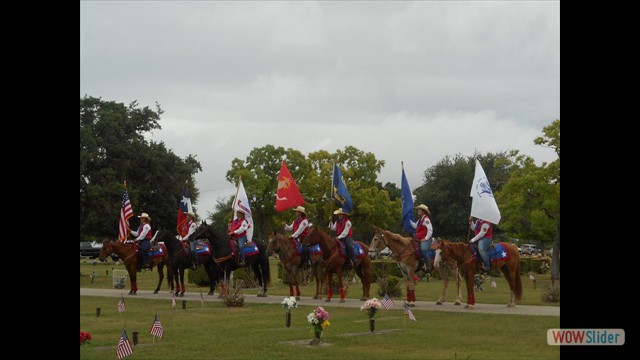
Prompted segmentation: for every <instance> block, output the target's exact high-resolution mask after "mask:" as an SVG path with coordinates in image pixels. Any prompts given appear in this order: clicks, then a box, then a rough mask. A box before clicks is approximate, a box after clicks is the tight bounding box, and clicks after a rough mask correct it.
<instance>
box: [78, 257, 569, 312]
mask: <svg viewBox="0 0 640 360" xmlns="http://www.w3.org/2000/svg"><path fill="white" fill-rule="evenodd" d="M277 263H278V260H277V259H274V258H270V265H271V286H270V287H269V288H268V294H269V295H270V296H288V295H289V285H285V284H283V283H282V281H281V280H280V279H278V277H277V269H276V264H277ZM114 268H115V269H124V266H122V265H117V266H116V265H114V263H113V262H111V261H109V262H108V263H106V264H103V263H100V262H99V261H97V262H96V265H93V264H92V260H80V274H81V277H80V287H91V288H101V289H112V288H113V280H112V274H113V271H112V269H114ZM106 271H109V274H108V275H107V273H106ZM188 271H189V270H186V272H188ZM93 272H95V273H96V275H97V276H96V278H95V279H94V280H93V283H91V278H90V276H89V275H90V274H92V273H93ZM186 272H185V281H186V278H187V274H186ZM535 277H536V281H537V285H536V289H534V288H533V282H532V281H531V280H529V277H528V275H526V274H525V275H524V276H522V285H523V297H522V300H521V301H520V302H519V304H521V305H548V306H559V304H558V303H556V304H553V303H543V302H542V301H541V299H540V295H541V293H542V291H543V290H544V287H545V286H546V285H547V284H549V283H550V275H549V274H545V275H539V274H536V275H535ZM495 279H496V283H497V285H498V286H497V288H493V287H491V286H490V285H489V280H488V279H487V280H486V281H485V283H484V291H481V292H476V293H475V295H476V302H478V303H488V304H505V305H506V304H507V303H508V302H509V296H510V291H509V285H508V284H507V282H506V280H505V279H504V277H503V276H501V277H499V278H495ZM356 280H357V282H356V283H355V284H350V285H349V288H348V290H347V295H346V296H347V298H354V299H359V298H360V297H361V296H362V284H361V283H360V282H359V281H360V279H358V278H357V277H356ZM157 284H158V273H157V270H156V269H155V268H154V271H153V272H149V271H145V272H140V273H138V289H140V290H155V288H156V285H157ZM461 287H462V301H463V303H464V302H465V301H466V296H467V290H466V287H465V285H464V280H463V281H462V283H461ZM401 288H402V293H403V294H405V286H404V283H403V284H402V286H401ZM128 291H129V283H128V282H127V287H126V288H125V291H124V292H125V293H127V292H128ZM160 291H166V292H168V291H169V288H168V286H167V280H166V269H165V280H164V281H163V284H162V286H161V288H160ZM187 291H188V292H200V291H202V292H203V293H205V294H206V293H207V292H208V291H209V288H208V287H199V286H196V285H194V284H187ZM300 291H301V292H302V296H303V297H312V296H313V295H314V294H315V284H314V283H313V282H311V283H309V284H307V285H306V286H303V287H301V288H300ZM377 291H378V285H377V284H376V283H375V279H374V283H373V284H372V285H371V297H378V298H380V296H379V295H378V294H377ZM441 291H442V281H441V280H437V279H431V280H430V281H427V279H426V278H422V279H420V281H419V282H418V284H417V285H416V299H417V300H419V301H433V302H435V301H436V300H437V299H438V298H439V297H440V292H441ZM455 291H456V288H455V282H453V281H451V282H449V291H448V294H447V299H446V301H447V302H453V301H454V300H455ZM217 292H218V291H217V290H216V294H217ZM257 292H258V289H247V290H246V291H245V294H247V295H251V294H254V295H255V294H257ZM334 296H335V295H334Z"/></svg>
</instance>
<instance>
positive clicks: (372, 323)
mask: <svg viewBox="0 0 640 360" xmlns="http://www.w3.org/2000/svg"><path fill="white" fill-rule="evenodd" d="M381 307H382V303H381V302H380V301H379V300H378V299H376V298H373V299H369V300H367V301H365V303H364V305H362V306H360V310H363V311H366V312H367V316H369V331H371V332H374V331H375V329H376V319H375V316H376V312H377V311H378V309H380V308H381Z"/></svg>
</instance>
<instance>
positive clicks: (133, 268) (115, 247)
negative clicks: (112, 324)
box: [98, 240, 173, 295]
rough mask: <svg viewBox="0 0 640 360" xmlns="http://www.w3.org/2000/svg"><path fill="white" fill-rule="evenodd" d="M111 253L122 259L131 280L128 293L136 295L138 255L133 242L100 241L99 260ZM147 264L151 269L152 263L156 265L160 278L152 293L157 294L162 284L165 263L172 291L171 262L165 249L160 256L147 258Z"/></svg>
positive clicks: (104, 258) (103, 259)
mask: <svg viewBox="0 0 640 360" xmlns="http://www.w3.org/2000/svg"><path fill="white" fill-rule="evenodd" d="M112 253H115V254H116V255H118V257H119V258H120V259H122V262H124V267H125V268H126V269H127V272H128V273H129V280H131V290H130V291H129V295H136V292H137V291H138V284H137V278H136V272H137V270H138V269H137V267H138V256H137V254H136V251H135V249H134V247H133V243H124V242H120V241H110V240H105V241H104V242H103V243H102V249H101V250H100V254H99V255H98V257H99V259H100V261H102V262H104V261H106V259H107V256H109V255H111V254H112ZM149 264H150V265H151V269H153V266H154V265H157V266H158V277H159V278H160V280H158V287H156V290H155V291H154V292H153V293H154V294H157V293H158V291H159V290H160V285H161V284H162V280H163V279H164V271H163V269H164V266H165V265H167V283H168V284H169V287H170V288H171V290H172V291H173V274H172V272H171V264H170V263H169V255H168V253H167V251H166V250H165V252H164V253H163V255H162V256H159V257H155V258H153V259H149Z"/></svg>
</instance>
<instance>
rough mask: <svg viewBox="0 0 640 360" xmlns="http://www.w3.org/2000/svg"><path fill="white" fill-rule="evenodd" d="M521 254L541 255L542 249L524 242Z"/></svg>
mask: <svg viewBox="0 0 640 360" xmlns="http://www.w3.org/2000/svg"><path fill="white" fill-rule="evenodd" d="M520 254H522V255H540V254H542V250H540V248H539V247H537V246H536V245H533V244H522V245H521V246H520Z"/></svg>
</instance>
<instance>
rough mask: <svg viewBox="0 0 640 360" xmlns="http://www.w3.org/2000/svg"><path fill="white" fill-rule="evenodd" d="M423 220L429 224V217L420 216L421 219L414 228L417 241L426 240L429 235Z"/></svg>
mask: <svg viewBox="0 0 640 360" xmlns="http://www.w3.org/2000/svg"><path fill="white" fill-rule="evenodd" d="M425 218H426V220H428V221H429V222H431V219H429V216H427V215H426V214H425V215H422V217H421V218H420V220H419V221H418V226H417V227H416V239H418V240H422V239H426V238H427V235H429V228H427V226H426V225H425V221H424V220H425Z"/></svg>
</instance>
